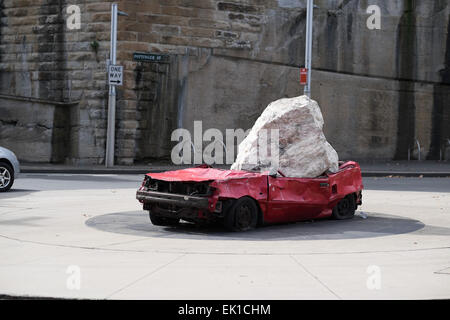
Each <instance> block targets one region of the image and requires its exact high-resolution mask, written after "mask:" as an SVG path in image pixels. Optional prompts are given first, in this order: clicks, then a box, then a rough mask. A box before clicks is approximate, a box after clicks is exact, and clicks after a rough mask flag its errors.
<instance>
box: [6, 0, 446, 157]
mask: <svg viewBox="0 0 450 320" xmlns="http://www.w3.org/2000/svg"><path fill="white" fill-rule="evenodd" d="M111 2H112V1H88V0H84V1H82V0H79V1H77V0H72V1H69V0H65V1H57V0H55V1H51V0H39V1H26V0H14V1H12V0H0V8H1V25H0V94H10V95H20V96H31V97H34V98H41V99H48V100H55V101H60V102H61V101H62V102H67V101H79V103H77V104H75V105H73V106H71V107H70V108H68V109H67V110H68V111H67V112H68V113H69V114H70V115H69V118H70V126H68V127H69V128H68V132H69V133H68V134H67V136H68V137H69V138H68V139H69V141H68V143H67V144H68V148H67V154H66V156H65V157H63V158H64V159H65V161H66V162H72V163H103V162H104V151H105V131H106V130H105V128H106V116H107V114H106V110H107V93H108V92H107V84H106V72H105V69H106V59H107V57H108V50H109V28H110V25H109V19H110V4H111ZM117 2H118V4H119V8H120V10H123V11H126V12H127V13H128V14H129V16H128V17H120V18H119V31H118V64H121V65H123V66H124V69H125V81H124V85H123V86H122V87H119V88H118V102H117V123H116V128H117V130H116V160H117V163H120V164H132V163H133V162H136V161H146V160H149V159H152V158H158V159H161V158H167V157H168V156H169V155H170V150H171V146H172V143H171V142H170V135H171V132H172V131H173V130H174V129H176V128H178V127H184V128H187V129H189V130H193V122H194V121H195V120H202V121H203V130H206V129H208V128H218V129H220V130H222V131H225V129H226V128H232V129H235V128H242V129H248V128H250V127H251V126H252V124H253V122H254V121H255V120H256V118H257V117H258V116H259V114H260V113H261V112H262V110H263V109H264V108H265V107H266V106H267V104H268V103H269V102H271V101H273V100H276V99H278V98H281V97H292V96H296V95H299V94H302V92H303V88H302V87H301V86H300V85H299V84H298V78H299V77H298V68H299V67H300V66H302V65H303V64H304V42H305V37H304V29H305V18H306V10H305V1H303V0H241V1H237V0H235V1H226V0H225V1H221V0H140V1H138V0H133V1H131V0H121V1H117ZM449 2H450V1H448V0H439V1H414V0H398V1H382V0H378V1H375V0H374V1H367V0H321V1H319V0H316V1H315V4H316V5H317V6H318V8H317V9H315V11H314V43H313V69H314V71H313V78H312V79H313V82H312V97H313V98H314V99H316V100H317V101H318V102H319V104H320V106H321V108H322V111H323V114H324V118H325V133H326V135H327V138H328V139H329V140H330V142H331V143H332V144H333V146H334V147H335V149H336V150H337V151H338V153H339V155H340V157H341V158H343V159H346V158H347V159H348V158H353V159H373V158H376V159H406V157H407V153H408V148H410V147H411V146H412V145H413V144H414V141H415V139H418V140H419V141H420V143H421V145H422V148H423V150H424V151H423V154H422V158H423V157H425V156H428V157H429V158H434V159H436V158H438V157H439V152H440V149H441V147H442V145H443V144H444V142H445V141H446V139H448V138H450V110H449V108H450V107H449V106H450V90H449V86H450V66H449V64H450V40H449V39H450V38H449V14H450V4H449ZM69 4H77V5H79V7H80V9H81V13H82V18H81V29H80V30H69V29H67V27H66V25H65V20H64V19H65V14H64V12H65V8H66V7H67V5H69ZM371 4H377V5H379V7H380V8H381V14H382V17H381V29H380V30H369V29H368V28H367V27H366V21H367V18H368V17H369V14H368V13H366V9H367V7H368V6H369V5H371ZM94 43H98V49H97V50H94V48H95V46H93V45H92V44H94ZM134 52H152V53H159V54H164V55H168V60H167V61H165V62H164V63H149V62H137V61H134V60H133V53H134ZM0 103H2V102H1V100H0ZM8 108H9V110H11V109H13V107H8ZM29 108H31V105H30V106H29ZM17 110H19V109H17ZM30 110H32V109H30ZM13 113H14V111H10V115H11V114H13ZM19 115H20V114H18V115H17V117H16V118H17V119H13V122H11V121H10V120H11V119H10V120H8V121H9V122H8V123H9V125H11V124H12V123H14V121H16V120H17V121H18V123H19V124H20V121H19V120H18V116H19ZM0 120H2V115H0ZM0 124H1V122H0ZM36 125H39V122H36ZM49 125H50V127H52V126H53V123H52V124H49ZM1 132H2V131H1V130H0V144H2V143H3V142H2V141H4V138H3V137H2V134H1ZM16 148H19V149H20V148H21V146H20V144H19V143H17V146H16ZM57 158H58V159H60V157H57Z"/></svg>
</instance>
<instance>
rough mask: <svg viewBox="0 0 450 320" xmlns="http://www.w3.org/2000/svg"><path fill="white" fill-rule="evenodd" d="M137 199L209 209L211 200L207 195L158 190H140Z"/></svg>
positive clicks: (146, 201)
mask: <svg viewBox="0 0 450 320" xmlns="http://www.w3.org/2000/svg"><path fill="white" fill-rule="evenodd" d="M136 199H137V200H139V201H141V202H144V203H159V204H171V205H175V206H178V207H185V208H198V209H208V207H209V200H208V198H206V197H194V196H187V195H182V194H173V193H165V192H157V191H144V190H138V191H137V192H136Z"/></svg>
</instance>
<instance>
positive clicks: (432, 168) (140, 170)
mask: <svg viewBox="0 0 450 320" xmlns="http://www.w3.org/2000/svg"><path fill="white" fill-rule="evenodd" d="M359 163H360V165H361V169H362V173H363V176H365V177H386V176H402V177H420V176H423V177H450V162H449V161H431V160H430V161H417V160H414V161H370V162H369V161H361V162H359ZM193 166H194V165H173V164H170V163H168V162H166V163H164V162H159V163H148V164H143V163H140V164H135V165H133V166H114V168H106V167H105V166H104V165H85V166H75V165H65V164H48V163H22V164H21V170H22V172H23V173H62V174H145V173H148V172H162V171H168V170H179V169H184V168H189V167H193ZM214 167H215V168H219V169H228V168H229V166H228V165H217V166H214Z"/></svg>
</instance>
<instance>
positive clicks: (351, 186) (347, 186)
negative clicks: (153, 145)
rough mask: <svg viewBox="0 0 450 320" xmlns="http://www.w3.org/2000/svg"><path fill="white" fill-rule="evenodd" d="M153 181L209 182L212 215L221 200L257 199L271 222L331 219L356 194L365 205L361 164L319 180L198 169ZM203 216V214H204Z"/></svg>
mask: <svg viewBox="0 0 450 320" xmlns="http://www.w3.org/2000/svg"><path fill="white" fill-rule="evenodd" d="M147 175H148V176H149V177H150V178H152V179H156V180H163V181H171V182H175V181H176V182H183V181H185V182H207V181H210V186H211V187H213V188H214V193H213V194H212V195H211V196H210V197H209V198H208V204H209V206H208V210H209V211H210V212H211V213H212V212H214V210H215V209H216V204H217V202H218V201H219V200H226V199H239V198H241V197H244V196H248V197H251V198H253V199H255V200H256V201H257V202H258V204H259V207H260V209H261V212H262V215H263V221H264V222H267V223H276V222H289V221H299V220H305V219H315V218H322V217H327V216H330V215H331V214H332V209H333V207H334V206H336V204H337V203H338V202H339V201H340V200H341V199H343V198H344V197H345V196H346V195H349V194H355V195H356V196H357V199H356V202H357V204H361V192H360V191H361V190H362V189H363V184H362V178H361V169H360V167H359V165H358V163H356V162H354V161H348V162H346V163H343V164H341V166H340V168H339V171H338V172H336V173H327V174H325V175H324V176H321V177H317V178H291V177H272V176H270V175H269V172H262V173H259V172H249V171H238V170H221V169H213V168H209V167H197V168H189V169H183V170H176V171H167V172H162V173H148V174H147ZM202 215H203V214H202Z"/></svg>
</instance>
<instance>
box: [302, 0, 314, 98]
mask: <svg viewBox="0 0 450 320" xmlns="http://www.w3.org/2000/svg"><path fill="white" fill-rule="evenodd" d="M313 9H314V3H313V0H307V7H306V46H305V68H307V69H308V79H307V84H306V86H305V89H304V94H305V95H307V96H308V97H310V96H311V54H312V50H311V49H312V29H313Z"/></svg>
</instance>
